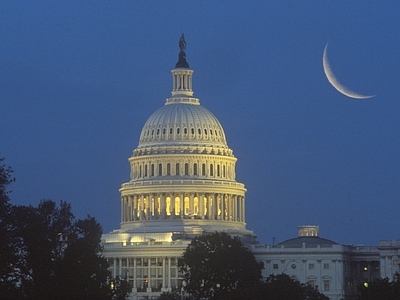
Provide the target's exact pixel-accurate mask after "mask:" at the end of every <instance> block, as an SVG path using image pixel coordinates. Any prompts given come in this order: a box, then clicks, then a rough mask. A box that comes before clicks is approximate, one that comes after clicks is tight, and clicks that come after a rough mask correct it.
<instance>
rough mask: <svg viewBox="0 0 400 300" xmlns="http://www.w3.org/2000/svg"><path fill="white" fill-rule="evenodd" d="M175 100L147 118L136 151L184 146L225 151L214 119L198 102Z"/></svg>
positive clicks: (223, 135) (224, 144)
mask: <svg viewBox="0 0 400 300" xmlns="http://www.w3.org/2000/svg"><path fill="white" fill-rule="evenodd" d="M178 99H179V101H177V100H178ZM178 99H177V97H174V98H169V99H167V103H166V104H165V106H163V107H161V108H160V109H158V110H157V111H156V112H154V113H153V114H152V115H151V116H150V118H149V119H148V120H147V122H146V123H145V125H144V126H143V129H142V133H141V134H140V141H139V147H146V146H155V145H159V146H162V145H172V144H175V145H176V144H179V145H184V144H186V145H203V146H204V145H210V146H214V147H221V148H227V144H226V139H225V134H224V130H223V129H222V126H221V124H220V123H219V121H218V119H217V118H216V117H215V116H214V115H213V114H212V113H211V112H210V111H209V110H208V109H207V108H205V107H203V106H201V105H200V103H199V101H198V99H196V98H192V99H191V100H192V101H191V102H183V101H182V99H181V98H178Z"/></svg>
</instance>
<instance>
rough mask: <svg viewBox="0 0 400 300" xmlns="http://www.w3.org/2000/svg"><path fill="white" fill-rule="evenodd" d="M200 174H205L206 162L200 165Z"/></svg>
mask: <svg viewBox="0 0 400 300" xmlns="http://www.w3.org/2000/svg"><path fill="white" fill-rule="evenodd" d="M201 175H203V176H206V164H202V165H201Z"/></svg>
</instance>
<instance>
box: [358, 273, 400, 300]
mask: <svg viewBox="0 0 400 300" xmlns="http://www.w3.org/2000/svg"><path fill="white" fill-rule="evenodd" d="M358 291H359V293H358V297H357V300H375V299H385V300H399V299H400V282H399V281H398V280H397V281H392V282H390V281H389V279H388V278H385V279H376V280H374V281H372V282H368V284H367V285H366V286H365V285H362V286H360V287H359V289H358Z"/></svg>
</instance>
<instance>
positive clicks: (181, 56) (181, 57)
mask: <svg viewBox="0 0 400 300" xmlns="http://www.w3.org/2000/svg"><path fill="white" fill-rule="evenodd" d="M179 49H181V51H180V52H179V61H178V62H177V63H176V65H175V68H187V69H189V64H188V63H187V61H186V53H185V50H186V41H185V36H184V34H183V33H182V35H181V38H180V39H179Z"/></svg>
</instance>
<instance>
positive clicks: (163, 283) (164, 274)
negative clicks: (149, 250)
mask: <svg viewBox="0 0 400 300" xmlns="http://www.w3.org/2000/svg"><path fill="white" fill-rule="evenodd" d="M165 263H166V261H165V257H163V262H162V264H163V276H162V288H163V290H164V289H165V288H166V286H165V277H166V276H167V272H166V271H167V269H166V266H165Z"/></svg>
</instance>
